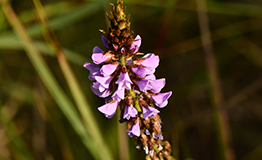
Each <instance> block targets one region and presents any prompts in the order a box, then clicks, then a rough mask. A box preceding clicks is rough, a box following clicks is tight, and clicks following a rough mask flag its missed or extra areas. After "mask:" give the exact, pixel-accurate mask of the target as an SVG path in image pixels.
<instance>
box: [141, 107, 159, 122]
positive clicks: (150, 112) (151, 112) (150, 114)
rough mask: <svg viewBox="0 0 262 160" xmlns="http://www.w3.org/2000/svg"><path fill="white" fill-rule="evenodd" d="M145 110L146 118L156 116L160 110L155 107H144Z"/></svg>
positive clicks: (144, 115)
mask: <svg viewBox="0 0 262 160" xmlns="http://www.w3.org/2000/svg"><path fill="white" fill-rule="evenodd" d="M142 110H143V117H144V119H146V118H148V117H154V116H155V113H159V110H157V109H155V108H153V107H149V106H147V107H142Z"/></svg>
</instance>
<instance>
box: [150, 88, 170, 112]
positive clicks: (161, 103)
mask: <svg viewBox="0 0 262 160" xmlns="http://www.w3.org/2000/svg"><path fill="white" fill-rule="evenodd" d="M171 95H172V91H170V92H166V93H159V94H157V95H155V96H152V99H153V100H154V101H155V104H156V106H158V107H159V108H163V107H165V106H166V105H167V103H168V101H167V100H168V98H169V97H170V96H171Z"/></svg>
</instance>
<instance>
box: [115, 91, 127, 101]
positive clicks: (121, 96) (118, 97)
mask: <svg viewBox="0 0 262 160" xmlns="http://www.w3.org/2000/svg"><path fill="white" fill-rule="evenodd" d="M112 98H113V99H114V100H117V101H121V99H124V98H125V88H120V89H119V88H118V89H117V90H116V91H115V93H114V94H113V95H112Z"/></svg>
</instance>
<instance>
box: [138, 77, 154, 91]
mask: <svg viewBox="0 0 262 160" xmlns="http://www.w3.org/2000/svg"><path fill="white" fill-rule="evenodd" d="M136 84H137V86H138V87H139V89H140V91H142V92H146V91H147V90H150V89H151V88H152V83H151V80H144V79H140V80H138V81H136Z"/></svg>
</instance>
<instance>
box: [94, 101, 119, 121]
mask: <svg viewBox="0 0 262 160" xmlns="http://www.w3.org/2000/svg"><path fill="white" fill-rule="evenodd" d="M117 106H118V101H111V102H109V103H106V104H104V105H103V106H101V107H98V108H97V109H98V110H99V111H100V112H101V113H103V114H105V116H106V118H112V117H113V116H114V114H115V113H116V109H117Z"/></svg>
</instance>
